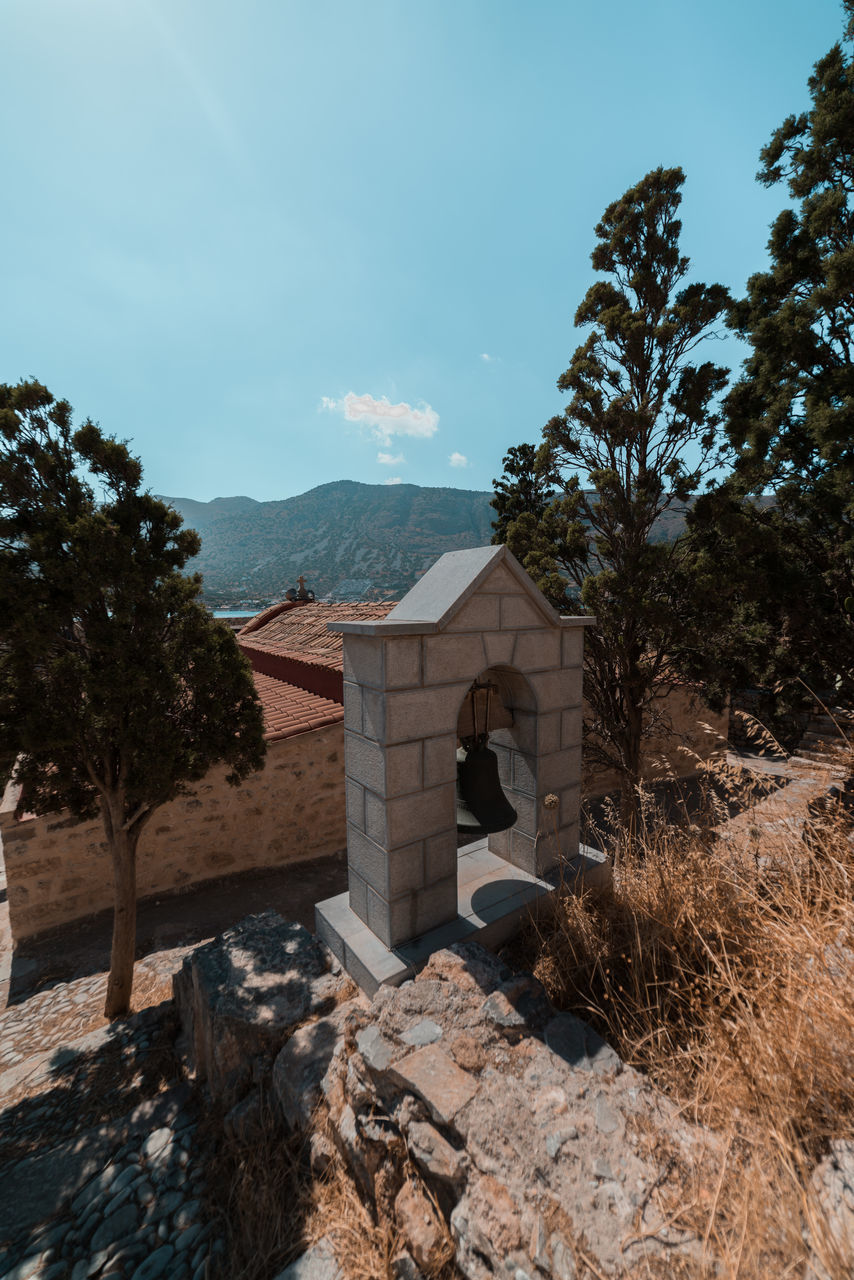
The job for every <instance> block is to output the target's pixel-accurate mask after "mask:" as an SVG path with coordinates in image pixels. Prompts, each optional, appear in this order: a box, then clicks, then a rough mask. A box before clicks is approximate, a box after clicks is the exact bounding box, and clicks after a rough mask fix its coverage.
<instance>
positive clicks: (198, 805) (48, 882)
mask: <svg viewBox="0 0 854 1280" xmlns="http://www.w3.org/2000/svg"><path fill="white" fill-rule="evenodd" d="M227 772H228V770H227V769H226V768H225V767H220V768H216V769H213V770H211V772H210V773H209V774H208V775H207V776H206V777H205V778H204V780H203V781H202V782H201V783H199V784H198V785H197V787H196V789H195V791H194V793H193V795H190V796H182V797H180V798H179V799H177V800H173V801H172V802H171V803H170V804H167V805H164V806H163V807H162V808H161V809H158V811H157V812H156V813H155V815H154V817H153V818H152V819H151V822H150V823H149V824H148V826H147V827H146V828H145V830H144V831H143V834H142V836H141V838H140V843H139V850H138V854H137V891H138V896H139V897H140V898H144V897H148V896H151V895H153V894H160V893H171V892H174V891H175V890H179V889H187V888H190V887H191V886H192V885H195V884H199V883H201V882H203V881H205V880H211V879H215V878H217V877H219V876H222V875H231V874H233V873H234V872H238V871H249V870H251V869H253V868H261V867H279V866H284V865H287V864H289V863H296V862H299V861H304V860H305V859H308V858H317V857H320V856H322V855H323V854H330V853H336V852H338V851H339V850H342V849H344V847H345V844H346V826H345V807H344V785H343V783H344V727H343V725H342V724H340V723H339V724H334V725H329V726H326V727H324V728H320V729H315V730H313V731H312V732H310V733H302V734H298V735H296V736H295V737H292V738H284V739H281V740H279V741H276V742H271V743H269V744H268V751H267V760H266V763H265V766H264V768H263V769H262V770H261V771H259V772H258V773H256V774H253V775H252V776H250V777H249V778H247V779H246V781H245V782H244V783H243V784H242V785H241V786H239V787H230V786H229V785H228V784H227V783H226V781H225V775H226V773H227ZM12 791H13V789H12V788H10V789H9V792H8V794H7V799H6V801H5V803H4V806H3V809H2V810H0V836H2V841H3V855H4V858H5V862H6V876H7V885H8V890H7V891H8V898H9V916H10V923H11V929H12V937H13V940H14V941H16V942H17V941H19V940H21V939H22V938H27V937H30V936H32V935H33V934H37V933H41V932H42V931H43V930H45V929H51V928H54V927H56V926H57V925H61V924H66V923H68V922H69V921H71V920H77V919H80V918H81V917H83V916H86V915H89V914H90V913H93V912H96V911H101V910H103V909H104V908H106V907H111V906H112V904H113V886H112V866H111V863H110V858H109V854H108V852H107V848H106V845H105V843H104V833H103V828H102V827H101V823H100V821H96V822H77V821H76V820H75V819H74V818H71V817H69V816H68V815H67V814H63V813H56V814H51V815H49V816H47V817H39V818H25V819H24V820H23V821H17V820H16V819H15V816H14V804H15V800H16V799H17V797H16V796H13V795H12Z"/></svg>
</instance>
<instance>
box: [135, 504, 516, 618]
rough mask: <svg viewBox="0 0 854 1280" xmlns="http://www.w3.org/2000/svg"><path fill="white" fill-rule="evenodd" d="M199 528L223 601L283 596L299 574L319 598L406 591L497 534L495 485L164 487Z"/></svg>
mask: <svg viewBox="0 0 854 1280" xmlns="http://www.w3.org/2000/svg"><path fill="white" fill-rule="evenodd" d="M158 496H160V497H161V498H162V500H163V501H164V502H168V503H169V505H170V506H172V507H174V509H175V510H176V511H177V512H178V513H179V515H181V516H182V518H183V519H184V522H185V523H186V524H187V525H189V526H190V527H192V528H195V529H196V530H197V532H198V533H199V534H200V536H201V539H202V549H201V552H200V554H199V555H198V556H197V557H196V558H195V559H194V560H193V561H192V562H191V564H190V565H189V566H188V567H189V568H190V569H192V570H196V571H198V572H200V573H201V574H202V575H203V579H204V595H205V599H206V601H207V602H208V603H209V604H210V605H212V606H216V607H235V608H236V607H238V606H240V605H250V606H251V605H254V604H256V603H258V604H261V603H265V602H266V601H268V600H279V599H281V598H282V597H283V596H284V593H285V591H286V590H287V589H288V588H289V587H292V586H294V585H295V584H296V579H297V575H298V574H300V573H302V574H303V575H304V576H305V579H306V582H307V585H308V586H309V587H310V588H311V589H312V590H313V591H314V592H315V594H316V595H317V596H318V598H328V599H342V600H359V599H363V600H378V599H399V598H400V597H401V596H402V595H404V594H405V593H406V592H407V591H408V590H409V588H410V587H411V586H412V584H413V583H414V582H415V581H416V579H417V578H418V577H420V576H421V574H422V573H424V572H425V571H426V570H427V569H428V568H429V567H430V565H431V564H432V563H433V562H434V560H436V559H437V558H438V557H439V556H440V555H442V554H443V553H444V552H446V551H457V550H461V549H463V548H467V547H476V546H483V545H485V544H486V543H488V542H490V540H491V538H492V520H493V518H494V516H495V512H494V510H493V508H492V506H491V505H490V502H491V499H492V496H493V495H492V493H491V492H485V491H482V490H476V489H452V488H450V487H447V488H446V487H426V486H422V485H415V484H399V485H397V484H396V485H382V484H376V485H372V484H364V483H362V482H361V481H358V480H333V481H329V482H327V483H325V484H322V485H317V486H316V487H315V488H313V489H309V490H308V491H307V492H306V493H302V494H296V495H295V496H293V497H291V498H282V499H273V500H271V501H268V502H259V501H257V500H256V499H254V498H249V497H247V496H245V495H240V496H235V497H218V498H214V499H212V500H211V501H210V502H199V501H197V500H196V499H194V498H181V497H169V496H167V495H158Z"/></svg>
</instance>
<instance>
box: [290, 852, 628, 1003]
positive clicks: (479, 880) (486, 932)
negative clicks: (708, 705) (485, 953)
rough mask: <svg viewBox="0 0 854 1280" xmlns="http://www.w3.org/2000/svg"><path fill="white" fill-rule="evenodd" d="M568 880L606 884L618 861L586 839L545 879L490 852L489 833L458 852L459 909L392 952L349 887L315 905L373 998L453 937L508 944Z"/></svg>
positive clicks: (328, 939)
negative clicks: (357, 907) (359, 910)
mask: <svg viewBox="0 0 854 1280" xmlns="http://www.w3.org/2000/svg"><path fill="white" fill-rule="evenodd" d="M561 870H562V883H563V884H564V885H565V886H566V887H568V888H572V889H575V890H581V889H582V888H591V887H592V886H594V885H596V884H601V883H603V882H604V881H605V880H607V878H608V877H609V876H610V874H611V863H610V860H609V859H608V858H607V857H606V855H605V854H603V853H600V851H599V850H598V849H592V848H589V847H588V846H587V845H581V846H580V848H579V852H578V855H577V856H576V857H575V858H573V859H572V860H571V861H570V862H568V863H567V864H566V866H565V867H563V868H562V869H557V870H556V871H555V872H549V873H548V879H546V878H543V879H538V878H537V877H536V876H532V875H530V874H529V872H527V871H522V870H521V868H520V867H514V866H513V865H512V863H510V862H506V861H505V860H504V859H503V858H499V857H498V855H497V854H494V853H490V851H489V849H488V848H487V838H486V837H485V836H484V837H483V838H482V839H480V840H475V841H474V842H473V843H472V844H467V845H464V846H463V847H462V848H461V849H460V850H459V853H458V855H457V915H456V917H455V918H454V919H453V920H449V921H448V922H447V923H446V924H441V925H438V926H437V927H436V928H435V929H430V930H429V931H428V932H427V933H425V934H422V935H421V937H420V938H413V939H412V940H411V941H410V942H406V943H402V944H400V945H399V946H397V947H395V948H394V949H393V950H392V949H390V948H389V947H387V946H385V944H384V943H383V942H381V941H380V939H379V938H378V937H377V936H376V934H375V933H372V932H371V930H370V929H369V928H368V926H367V925H366V924H365V922H364V921H363V920H361V919H360V918H359V916H357V915H356V913H355V912H354V911H353V910H352V909H351V907H350V895H349V893H341V894H339V895H338V896H337V897H335V898H327V899H326V901H325V902H318V903H317V905H316V906H315V909H314V912H315V930H316V932H317V935H318V937H320V938H322V940H323V941H324V942H325V943H326V945H327V946H328V947H329V949H330V951H331V952H332V953H333V955H334V956H335V957H336V959H337V960H338V961H339V962H340V963H341V964H342V965H343V966H344V968H345V969H346V970H347V972H348V973H349V975H350V977H351V978H353V980H354V981H355V982H357V983H358V984H359V986H360V987H361V988H362V990H363V991H364V992H365V994H366V995H367V996H369V997H373V996H374V994H375V993H376V991H377V988H378V987H380V986H381V985H382V984H383V983H386V984H388V985H389V986H392V987H399V986H400V984H401V983H402V982H405V981H406V980H407V979H408V978H412V977H414V975H415V974H416V973H417V972H418V971H419V970H420V969H422V968H423V967H424V965H425V964H426V963H427V961H428V960H429V959H430V956H431V955H432V954H433V952H434V951H439V950H441V949H442V948H443V947H448V946H450V945H451V944H452V943H454V942H464V941H465V942H479V943H480V944H481V946H484V947H487V948H494V947H498V946H501V945H502V944H503V943H504V942H506V941H507V940H508V938H511V937H512V936H513V934H514V933H515V932H516V931H517V930H518V929H519V927H520V925H521V923H522V921H523V919H524V918H525V917H526V916H527V914H528V912H529V911H530V910H531V909H532V908H534V907H536V906H537V905H538V904H539V903H543V904H544V905H545V902H546V900H547V899H548V898H549V896H550V895H551V894H552V893H553V892H554V889H555V887H556V884H557V883H558V882H559V878H560V876H561Z"/></svg>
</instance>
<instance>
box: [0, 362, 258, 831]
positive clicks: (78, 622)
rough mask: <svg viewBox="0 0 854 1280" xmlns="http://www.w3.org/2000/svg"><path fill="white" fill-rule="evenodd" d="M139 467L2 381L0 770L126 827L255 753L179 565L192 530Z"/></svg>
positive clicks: (246, 706)
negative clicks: (147, 489) (106, 813)
mask: <svg viewBox="0 0 854 1280" xmlns="http://www.w3.org/2000/svg"><path fill="white" fill-rule="evenodd" d="M141 478H142V469H141V466H140V463H139V460H138V459H136V458H134V457H133V456H132V455H131V454H130V453H129V452H128V449H127V447H126V446H125V445H124V444H122V443H120V442H119V441H117V440H115V439H112V438H110V437H107V436H104V435H103V434H102V432H101V431H100V430H99V429H98V427H97V426H95V425H94V424H93V423H92V422H89V421H87V422H86V423H85V424H84V425H83V426H82V427H81V428H80V429H79V430H77V431H74V430H73V427H72V421H71V408H70V406H69V405H68V403H67V402H65V401H57V400H54V398H53V397H52V396H51V395H50V393H49V392H48V391H47V389H46V388H45V387H43V386H40V385H39V384H38V383H36V382H22V383H20V384H19V385H18V386H15V387H10V386H0V765H2V766H3V767H4V769H9V768H11V766H12V764H13V762H14V761H15V759H16V758H17V761H18V763H17V766H16V775H17V778H18V780H19V781H21V782H23V784H24V787H25V800H26V806H27V808H28V809H30V810H32V811H34V812H39V813H45V812H50V811H53V810H56V809H59V808H67V809H69V810H70V811H71V812H72V813H74V814H75V815H77V816H79V817H91V816H94V815H95V814H96V813H98V812H99V810H100V811H103V809H104V806H107V807H110V808H111V811H112V813H113V818H114V820H115V818H116V817H117V816H119V814H120V816H121V820H122V828H123V830H124V831H125V832H127V833H129V834H130V835H132V836H134V837H136V836H138V834H139V831H140V830H141V829H142V827H143V826H144V824H145V823H146V822H147V821H148V820H149V818H150V817H151V814H152V813H153V811H154V810H155V809H156V808H157V807H158V806H160V805H162V804H164V803H165V802H166V801H168V800H171V799H172V798H173V797H175V796H176V795H178V794H180V793H181V792H183V791H185V790H186V789H187V788H188V786H189V785H190V784H192V783H193V782H195V781H197V780H198V779H200V778H202V777H203V776H204V774H205V773H206V772H207V771H208V769H209V768H210V767H211V766H212V765H213V764H214V763H216V762H220V761H222V762H225V763H226V764H228V765H229V766H230V767H231V774H230V777H229V781H231V782H237V781H238V780H239V779H241V778H243V777H245V776H246V775H247V773H249V772H250V771H251V770H254V769H257V768H258V767H260V765H261V763H262V760H263V756H264V741H263V723H262V716H261V710H260V706H259V703H258V699H257V695H256V694H255V690H254V685H253V682H252V677H251V674H250V671H249V668H248V666H247V664H246V663H245V661H244V659H243V658H242V656H241V655H240V653H239V650H238V648H237V646H236V644H235V641H234V637H233V636H232V634H231V633H230V632H229V631H228V630H227V629H226V628H225V627H223V626H222V625H221V624H219V623H217V622H216V621H214V619H212V618H211V617H210V615H209V614H208V613H207V611H206V610H205V609H204V607H203V606H202V605H201V604H200V603H199V600H198V596H199V591H200V586H201V582H200V579H199V578H198V577H186V576H184V575H183V574H182V573H181V572H180V571H181V569H182V568H183V567H184V565H185V564H186V563H187V560H188V559H189V558H190V557H191V556H192V555H194V554H195V553H196V551H197V550H198V546H199V540H198V536H197V535H196V534H195V533H194V532H193V531H192V530H189V529H184V528H182V526H181V519H180V517H179V516H178V515H177V514H176V513H175V512H174V511H172V509H171V508H169V507H167V506H166V505H165V504H163V503H162V502H159V501H158V500H157V499H155V498H153V497H152V496H151V495H150V494H148V493H144V492H140V488H139V486H140V482H141ZM98 493H100V495H101V496H100V498H99V496H98Z"/></svg>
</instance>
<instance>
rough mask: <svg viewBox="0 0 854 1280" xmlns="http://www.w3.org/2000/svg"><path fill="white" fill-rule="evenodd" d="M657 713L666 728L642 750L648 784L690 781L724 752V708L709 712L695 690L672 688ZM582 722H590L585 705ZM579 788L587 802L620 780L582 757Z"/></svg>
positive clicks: (726, 719) (726, 724) (726, 723)
mask: <svg viewBox="0 0 854 1280" xmlns="http://www.w3.org/2000/svg"><path fill="white" fill-rule="evenodd" d="M661 709H662V713H663V716H664V718H665V721H666V725H665V724H664V723H663V724H662V729H661V732H660V733H659V734H658V735H657V736H653V737H650V738H647V739H646V740H645V742H644V748H643V775H644V778H645V779H647V780H648V781H649V782H655V781H662V780H664V779H666V778H690V777H693V776H695V775H696V774H697V773H699V772H700V769H701V768H702V766H703V764H704V763H705V762H706V761H708V760H710V759H712V757H713V756H715V755H719V754H720V753H721V752H722V751H723V750H724V744H725V743H726V739H727V737H728V734H729V708H728V707H725V708H724V710H723V711H722V712H716V711H712V709H711V707H710V706H708V704H707V703H705V702H704V701H703V699H702V697H701V696H700V693H699V692H698V691H697V690H696V689H694V688H691V686H690V685H673V686H671V688H670V689H669V690H668V692H667V694H666V695H665V697H664V698H663V699H662V705H661ZM584 718H585V720H588V719H589V718H590V716H589V712H588V708H587V704H586V703H585V706H584ZM706 726H708V728H706ZM665 727H666V732H665ZM581 785H582V791H583V793H584V796H585V797H586V798H591V797H596V796H603V795H607V794H608V792H609V791H616V790H617V789H618V788H619V786H620V779H619V775H618V774H617V773H616V772H614V771H613V770H607V769H596V768H594V766H593V763H592V761H591V760H590V757H589V755H585V758H584V772H583V777H582V784H581Z"/></svg>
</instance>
